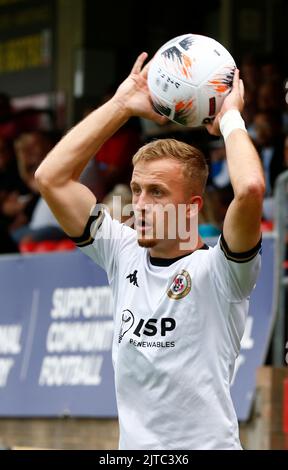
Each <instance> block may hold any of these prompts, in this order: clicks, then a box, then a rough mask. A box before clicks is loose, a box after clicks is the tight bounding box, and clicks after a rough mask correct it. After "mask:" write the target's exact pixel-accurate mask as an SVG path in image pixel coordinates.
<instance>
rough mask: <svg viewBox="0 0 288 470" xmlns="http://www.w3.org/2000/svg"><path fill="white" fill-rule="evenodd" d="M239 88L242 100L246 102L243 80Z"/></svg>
mask: <svg viewBox="0 0 288 470" xmlns="http://www.w3.org/2000/svg"><path fill="white" fill-rule="evenodd" d="M239 88H240V96H241V98H242V100H244V94H245V89H244V83H243V80H240V82H239Z"/></svg>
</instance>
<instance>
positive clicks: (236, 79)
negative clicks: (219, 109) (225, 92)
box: [233, 69, 239, 88]
mask: <svg viewBox="0 0 288 470" xmlns="http://www.w3.org/2000/svg"><path fill="white" fill-rule="evenodd" d="M237 87H239V69H236V70H235V72H234V77H233V88H237Z"/></svg>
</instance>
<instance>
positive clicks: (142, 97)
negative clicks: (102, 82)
mask: <svg viewBox="0 0 288 470" xmlns="http://www.w3.org/2000/svg"><path fill="white" fill-rule="evenodd" d="M147 57H148V54H147V53H146V52H142V54H140V55H139V56H138V58H137V60H136V62H135V63H134V65H133V67H132V70H131V73H130V75H129V76H128V77H127V78H126V80H124V82H123V83H121V85H120V86H119V88H118V89H117V91H116V93H115V95H114V97H113V99H114V100H116V102H118V104H120V106H121V107H122V108H123V109H125V111H126V112H127V115H128V117H131V116H139V117H143V118H146V119H150V120H152V121H155V122H156V123H158V124H165V123H166V122H167V121H168V119H167V118H166V117H164V116H162V115H160V114H159V113H157V112H156V111H155V109H154V108H153V104H152V100H151V96H150V92H149V89H148V85H147V74H148V68H149V63H148V64H146V65H145V66H144V67H143V65H144V62H145V60H146V59H147Z"/></svg>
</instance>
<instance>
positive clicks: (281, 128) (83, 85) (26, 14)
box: [0, 0, 288, 449]
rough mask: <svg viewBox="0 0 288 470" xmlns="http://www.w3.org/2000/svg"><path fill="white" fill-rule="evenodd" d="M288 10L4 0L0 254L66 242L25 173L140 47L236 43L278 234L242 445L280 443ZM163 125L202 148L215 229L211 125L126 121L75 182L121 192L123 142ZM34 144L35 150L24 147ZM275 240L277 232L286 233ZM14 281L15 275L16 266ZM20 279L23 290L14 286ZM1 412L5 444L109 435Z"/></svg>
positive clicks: (219, 203)
mask: <svg viewBox="0 0 288 470" xmlns="http://www.w3.org/2000/svg"><path fill="white" fill-rule="evenodd" d="M287 15H288V4H287V2H286V1H285V0H266V1H256V0H249V1H248V0H241V1H240V0H239V1H238V0H234V1H233V0H219V1H217V0H215V1H213V0H210V1H208V0H206V2H193V4H192V3H191V4H187V5H182V4H181V5H178V4H176V3H175V5H172V6H171V7H170V4H169V5H168V4H167V5H166V4H165V3H164V2H159V3H158V4H157V3H156V2H150V1H148V2H146V3H143V4H141V6H139V4H138V3H137V2H133V1H132V0H130V1H128V0H125V1H122V2H116V3H115V4H111V3H109V2H101V3H100V2H98V1H93V0H86V1H85V0H49V1H48V0H43V1H40V0H39V1H37V0H34V1H33V0H0V157H1V158H0V228H1V235H0V248H1V253H3V255H2V256H4V253H5V254H7V253H18V254H16V255H13V256H18V257H19V256H25V254H26V253H29V254H30V253H33V252H35V253H34V254H33V256H35V257H39V256H40V258H39V259H41V260H42V261H41V262H43V271H44V269H45V266H46V262H47V261H46V260H47V258H46V257H47V256H49V254H46V255H44V256H43V255H39V253H42V252H47V251H55V250H56V251H62V250H65V251H69V250H73V248H74V247H73V244H71V243H70V242H69V241H68V240H67V239H66V237H65V236H64V235H63V233H62V232H61V230H60V229H59V227H58V226H57V225H55V224H54V222H53V221H51V218H49V214H47V213H46V212H45V210H43V207H41V205H39V195H38V193H37V188H35V187H34V186H33V172H34V171H35V169H36V167H37V165H38V164H39V163H40V161H41V159H42V158H43V157H44V156H45V153H46V152H47V150H48V149H49V148H50V147H51V145H53V144H54V143H55V142H56V141H57V140H58V139H59V138H60V137H61V135H63V133H65V132H66V131H67V129H69V128H70V127H71V126H72V125H73V124H74V123H75V122H77V121H78V120H79V119H81V117H82V116H84V115H85V114H86V113H87V112H89V110H91V109H93V108H94V107H95V106H97V105H99V104H100V103H101V102H103V101H104V100H105V99H107V97H108V96H109V95H111V93H112V92H113V90H114V89H115V85H117V84H118V83H119V82H120V81H121V80H122V79H123V78H124V77H125V76H126V75H127V73H128V72H129V70H130V68H131V65H132V64H133V61H134V59H135V57H136V56H137V54H138V53H139V51H142V50H146V51H147V52H148V53H149V55H150V56H152V55H153V53H154V52H155V51H156V50H157V49H158V47H160V46H161V45H162V44H163V43H164V42H165V41H167V40H168V39H170V38H172V37H174V36H177V35H180V34H183V33H186V32H193V33H198V34H204V35H207V36H211V37H214V38H215V39H216V40H219V41H220V42H221V43H223V45H225V46H226V47H227V48H228V49H229V51H230V52H231V53H232V55H233V56H234V58H235V60H236V62H237V65H238V66H239V67H240V70H241V72H242V76H243V79H244V84H245V87H246V91H247V99H246V107H245V111H244V113H245V119H246V122H247V123H248V127H249V132H250V134H251V137H253V139H254V140H255V143H256V144H257V146H258V148H259V152H260V154H261V158H262V159H263V165H264V167H265V170H267V171H266V176H267V181H268V182H269V192H268V193H267V197H266V198H265V199H266V201H265V202H266V204H265V212H263V232H265V233H267V234H268V235H267V236H271V237H273V236H274V235H275V233H276V234H277V235H279V236H278V238H275V240H277V242H275V253H274V255H275V256H274V259H275V261H274V262H273V261H272V262H271V270H272V269H274V268H275V282H274V284H275V285H274V288H273V290H274V291H273V292H272V289H271V295H273V298H274V299H276V300H274V303H275V305H276V307H275V311H277V312H278V310H279V311H280V314H279V316H278V320H277V322H276V325H277V327H276V331H275V332H274V334H273V335H272V336H271V341H270V342H269V344H267V354H266V357H265V361H264V362H263V366H264V367H260V368H259V369H258V371H257V388H256V393H255V399H254V405H253V408H252V411H251V414H250V416H249V419H248V420H247V421H245V422H241V435H242V441H243V444H244V446H245V447H246V448H250V449H270V448H283V449H287V448H288V417H287V413H288V411H287V410H288V403H287V400H288V386H287V380H288V379H287V378H288V373H287V364H286V362H285V353H286V351H285V345H286V341H287V338H288V336H287V321H286V330H285V312H286V310H285V300H286V295H285V286H284V287H283V286H282V288H281V283H280V282H279V278H282V277H283V276H284V275H285V268H286V266H284V269H283V265H282V264H281V263H282V258H281V256H282V257H283V259H285V230H286V224H285V220H286V219H285V213H281V214H279V210H278V211H277V207H278V209H279V207H280V206H281V204H282V206H283V212H285V211H284V209H285V203H286V199H285V196H286V186H285V181H286V180H285V179H284V183H283V182H282V183H281V181H280V182H279V179H277V178H278V177H279V175H280V174H281V175H282V176H283V175H285V171H286V168H288V151H287V148H288V139H287V137H286V136H287V135H288V118H287V116H288V109H287V103H286V100H285V98H286V94H287V93H288V87H286V79H288V61H287V52H286V51H287V49H288V47H287V46H288V37H287V32H286V21H287V20H286V19H287ZM267 128H268V129H269V132H270V133H269V132H268V135H267V132H266V134H265V129H266V130H267ZM263 129H264V133H263ZM159 135H161V136H166V135H167V136H168V135H169V136H171V135H172V136H175V137H177V138H180V139H182V140H185V141H187V142H191V143H197V144H198V145H199V146H202V147H203V150H204V151H205V153H206V155H207V156H208V158H209V163H210V169H211V178H210V181H209V186H208V193H207V201H206V202H207V204H206V207H207V209H206V212H204V214H203V220H202V221H201V222H202V224H201V225H202V234H203V235H204V236H205V235H210V236H211V235H217V234H218V233H219V231H220V230H221V223H222V221H223V217H224V215H225V210H226V209H227V204H228V203H229V201H230V198H231V188H230V186H229V181H227V175H226V177H225V155H224V153H223V145H222V142H221V141H219V140H218V139H214V138H212V137H211V138H208V137H207V134H206V133H205V132H204V131H202V130H197V131H189V132H187V130H186V129H180V128H178V127H174V126H173V125H168V126H167V127H165V128H164V129H163V128H162V129H159V128H158V127H157V126H151V125H149V123H147V122H142V121H140V122H139V121H138V120H135V121H132V122H131V123H129V125H127V126H126V127H125V129H124V132H123V133H121V134H117V136H116V138H115V139H113V140H111V141H110V142H108V143H107V146H106V147H105V148H104V149H103V150H102V152H100V153H99V155H97V156H96V157H95V159H93V165H91V166H90V168H89V171H87V172H86V173H85V174H84V175H83V181H84V182H85V183H86V184H88V185H89V186H90V187H91V189H92V190H94V191H95V194H96V195H97V197H98V198H99V200H102V201H105V202H106V203H108V204H109V202H110V200H111V194H120V195H121V196H122V197H123V198H127V200H129V193H127V188H126V184H127V181H128V180H129V172H130V170H131V168H130V159H131V154H132V153H133V152H134V150H135V149H136V148H137V146H138V145H140V144H141V143H142V142H146V141H148V140H149V139H151V138H154V137H155V136H159ZM267 149H268V150H269V149H272V151H271V150H269V151H268V152H267ZM271 152H272V153H271ZM32 154H33V155H34V156H35V158H34V160H33V158H29V157H31V155H32ZM267 154H269V155H268V157H267ZM120 161H121V162H122V163H121V165H120V164H119V162H120ZM123 161H125V165H123ZM265 165H266V166H265ZM225 178H226V179H225ZM95 182H96V183H97V184H96V186H95ZM281 184H282V186H281ZM277 185H278V186H281V187H280V189H279V191H280V192H279V194H280V196H281V195H282V199H281V198H280V196H279V197H278V199H277V201H278V202H279V201H280V199H281V201H280V202H279V204H280V206H276V204H275V197H276V191H277ZM111 191H112V193H111ZM113 191H114V192H113ZM105 198H106V199H105ZM277 201H276V202H277ZM282 206H281V207H282ZM37 207H38V213H37V217H36V215H35V208H37ZM39 213H40V214H41V215H40V216H39ZM35 219H37V222H35ZM283 221H284V222H283ZM33 224H34V225H33ZM280 232H281V233H280ZM279 240H280V241H281V240H282V241H283V243H282V245H281V246H280V244H279V243H280V242H279ZM283 247H284V248H283ZM66 254H67V255H69V253H66ZM29 256H30V255H29ZM41 256H42V257H41ZM51 256H52V255H51ZM2 259H3V260H4V258H2ZM14 259H15V258H14ZM5 260H6V258H5ZM0 262H1V260H0ZM277 263H278V264H277ZM277 269H278V270H277ZM28 276H29V272H28ZM2 281H3V279H2ZM11 283H12V287H13V279H12V280H11ZM15 287H17V291H18V295H20V296H21V289H20V291H19V290H18V289H19V287H18V285H17V286H15ZM6 308H7V305H5V304H3V302H1V306H0V323H2V322H3V323H5V322H4V321H3V319H4V318H5V321H6V318H7V317H6V316H5V315H6V314H7V312H6ZM1 311H2V320H1ZM4 313H5V315H4ZM278 313H279V312H278ZM27 315H28V312H27ZM281 315H282V316H281ZM285 338H286V340H285ZM2 355H3V354H2ZM0 356H1V345H0ZM0 364H1V363H0ZM285 390H286V395H285ZM95 399H96V398H95ZM285 400H286V401H285ZM4 415H5V413H4V414H3V415H2V417H0V445H2V447H3V448H5V447H9V448H11V447H18V446H20V447H21V446H28V447H41V448H66V449H73V448H78V449H88V448H90V449H91V448H94V449H96V448H98V449H111V448H116V447H117V439H118V428H117V420H115V419H111V418H109V419H105V418H104V417H102V418H101V419H100V418H99V419H97V418H89V417H85V418H75V417H73V416H69V414H68V415H67V416H62V417H56V416H55V417H50V418H43V417H41V415H40V413H39V417H34V418H30V419H29V418H27V417H26V418H23V417H22V418H19V417H17V416H15V415H13V413H11V417H8V416H4Z"/></svg>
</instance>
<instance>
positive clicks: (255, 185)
mask: <svg viewBox="0 0 288 470" xmlns="http://www.w3.org/2000/svg"><path fill="white" fill-rule="evenodd" d="M265 189H266V188H265V181H264V179H262V178H261V179H255V180H252V181H249V182H247V184H245V186H244V187H243V188H241V190H240V191H239V193H238V194H237V193H236V197H237V198H239V199H242V200H253V201H255V202H256V201H259V202H262V201H263V199H264V196H265Z"/></svg>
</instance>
